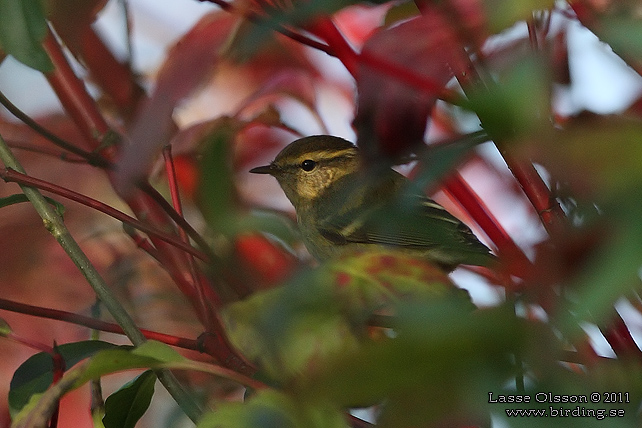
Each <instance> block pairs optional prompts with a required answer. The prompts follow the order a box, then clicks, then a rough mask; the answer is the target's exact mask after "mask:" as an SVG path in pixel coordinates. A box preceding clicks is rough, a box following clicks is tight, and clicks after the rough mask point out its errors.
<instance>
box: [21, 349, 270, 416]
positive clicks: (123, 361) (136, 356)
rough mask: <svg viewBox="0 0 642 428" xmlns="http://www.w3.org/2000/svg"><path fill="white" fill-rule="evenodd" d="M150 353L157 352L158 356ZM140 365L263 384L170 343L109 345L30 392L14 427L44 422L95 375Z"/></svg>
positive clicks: (254, 386)
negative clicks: (51, 382) (133, 346)
mask: <svg viewBox="0 0 642 428" xmlns="http://www.w3.org/2000/svg"><path fill="white" fill-rule="evenodd" d="M111 346H114V345H111ZM151 355H155V356H157V357H158V358H155V357H153V356H151ZM21 368H22V367H21ZM140 368H151V369H161V368H167V369H179V370H196V371H201V372H204V373H211V374H213V375H216V376H221V377H225V378H227V379H231V380H235V381H238V382H239V383H242V384H246V385H248V386H250V387H252V388H254V389H259V388H261V387H262V386H263V385H262V384H261V383H260V382H255V381H253V380H252V379H249V378H247V377H245V376H243V375H240V374H238V373H236V372H234V371H232V370H230V369H226V368H224V367H221V366H217V365H212V364H205V363H200V362H197V361H191V360H187V359H185V358H182V357H180V356H178V354H176V352H174V351H172V350H171V349H170V347H169V346H168V345H164V344H161V343H157V342H156V343H155V342H154V341H148V342H146V343H145V344H144V345H141V346H140V347H139V348H137V349H125V348H124V347H120V348H118V349H106V350H103V351H101V352H98V353H97V354H95V355H93V356H92V357H91V358H90V359H88V360H86V361H83V362H82V363H80V364H76V365H75V366H74V367H73V368H71V369H70V370H68V371H67V372H65V374H64V375H63V376H62V378H61V379H60V380H59V381H58V382H57V383H56V384H54V385H52V386H51V387H49V388H48V389H47V390H46V391H45V392H44V393H42V394H40V396H39V397H37V398H35V397H36V395H30V396H29V397H31V398H30V399H29V397H27V398H26V399H25V401H28V402H29V403H30V405H29V407H26V406H23V408H22V410H21V412H20V413H18V414H17V415H15V417H14V421H19V422H15V427H14V428H26V427H31V426H34V425H33V421H34V420H37V421H38V423H39V424H40V425H35V426H41V425H44V424H45V423H46V421H47V420H48V419H49V418H50V417H51V412H52V411H53V409H54V407H55V406H54V405H53V404H52V403H55V402H56V401H57V400H59V399H60V398H61V397H62V396H63V395H65V394H66V393H68V392H69V391H72V390H74V389H76V388H79V387H80V386H82V385H84V384H86V383H87V382H89V381H90V380H92V379H98V378H100V377H102V376H105V375H108V374H111V373H115V372H119V371H124V370H130V369H140ZM42 421H44V422H42Z"/></svg>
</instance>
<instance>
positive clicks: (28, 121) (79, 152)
mask: <svg viewBox="0 0 642 428" xmlns="http://www.w3.org/2000/svg"><path fill="white" fill-rule="evenodd" d="M0 104H2V105H3V106H4V108H6V109H7V110H8V111H9V113H11V114H12V115H14V116H15V117H16V118H17V119H18V120H20V121H21V122H22V123H24V124H25V125H27V126H28V127H29V128H31V129H33V130H34V131H35V132H37V133H38V134H40V135H42V136H43V137H44V138H46V139H47V140H49V141H51V142H52V143H54V144H55V145H56V146H58V147H60V148H61V149H63V150H66V151H68V152H69V153H73V154H75V155H76V156H80V157H81V158H83V159H86V160H87V162H89V163H90V164H91V165H96V166H102V167H106V166H107V165H108V162H107V161H106V160H105V159H104V158H103V157H102V156H100V155H98V154H96V153H92V152H88V151H86V150H83V149H81V148H80V147H76V146H75V145H73V144H71V143H70V142H68V141H66V140H64V139H63V138H60V137H59V136H57V135H56V134H54V133H53V132H50V131H49V130H48V129H46V128H45V127H43V126H41V125H40V124H38V122H36V121H35V120H33V119H32V118H31V117H29V115H27V114H26V113H24V112H23V111H22V110H20V109H19V108H18V107H17V106H16V105H15V104H13V103H12V102H11V100H9V99H8V98H7V97H6V96H5V95H4V93H2V91H0Z"/></svg>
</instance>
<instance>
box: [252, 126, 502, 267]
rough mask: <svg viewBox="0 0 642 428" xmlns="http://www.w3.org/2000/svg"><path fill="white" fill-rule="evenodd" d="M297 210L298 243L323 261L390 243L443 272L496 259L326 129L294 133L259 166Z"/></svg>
mask: <svg viewBox="0 0 642 428" xmlns="http://www.w3.org/2000/svg"><path fill="white" fill-rule="evenodd" d="M250 172H251V173H254V174H269V175H271V176H273V177H274V178H276V180H277V181H278V183H279V185H280V186H281V188H282V189H283V191H284V193H285V195H286V196H287V198H288V199H289V200H290V202H291V203H292V205H293V206H294V209H295V211H296V217H297V223H298V225H299V229H300V231H301V237H302V240H303V243H304V244H305V246H306V248H307V249H308V251H309V253H310V254H311V255H312V256H313V257H315V258H316V259H317V260H318V261H320V262H323V261H326V260H329V259H332V258H335V257H338V256H340V255H341V254H345V253H346V252H348V251H359V250H364V251H366V250H370V249H372V250H375V249H376V248H386V249H388V248H392V249H395V250H399V251H403V252H404V253H407V254H410V255H412V256H416V257H418V258H421V259H424V260H427V261H429V262H432V263H433V264H435V265H437V266H438V267H439V268H441V269H443V270H444V271H446V272H450V271H452V270H454V268H456V267H457V266H458V265H460V264H469V265H479V266H489V265H491V264H492V263H493V261H494V260H495V256H494V255H492V254H491V252H490V250H489V248H488V247H487V246H486V245H484V244H482V243H481V242H480V241H479V239H477V237H476V236H475V235H474V234H473V233H472V231H471V230H470V228H469V227H468V226H466V225H465V224H464V223H462V222H461V221H460V220H459V219H457V218H456V217H454V216H453V215H452V214H450V213H449V212H448V211H446V209H445V208H444V207H442V206H441V205H439V204H438V203H437V202H435V201H433V200H432V199H430V198H429V197H428V196H426V195H425V193H424V192H422V191H421V189H419V188H417V187H416V186H414V185H413V183H412V182H411V181H410V180H409V179H408V178H406V177H405V176H403V175H402V174H400V173H398V172H397V171H395V170H394V169H392V168H390V167H388V166H384V167H374V168H365V167H364V162H363V161H362V158H361V156H360V153H359V149H358V147H357V146H355V145H354V144H353V143H351V142H349V141H347V140H345V139H343V138H340V137H335V136H330V135H313V136H308V137H304V138H300V139H298V140H296V141H294V142H292V143H290V144H289V145H287V146H286V147H285V148H284V149H283V150H281V152H280V153H278V154H277V156H276V157H275V159H274V160H273V161H272V162H271V163H270V164H269V165H265V166H259V167H256V168H252V169H251V170H250Z"/></svg>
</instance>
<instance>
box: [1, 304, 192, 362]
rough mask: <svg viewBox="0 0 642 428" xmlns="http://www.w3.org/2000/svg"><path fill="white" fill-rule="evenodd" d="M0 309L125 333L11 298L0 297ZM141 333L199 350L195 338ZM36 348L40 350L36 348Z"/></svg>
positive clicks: (102, 322) (96, 321)
mask: <svg viewBox="0 0 642 428" xmlns="http://www.w3.org/2000/svg"><path fill="white" fill-rule="evenodd" d="M0 309H2V310H5V311H10V312H16V313H20V314H25V315H31V316H35V317H39V318H48V319H52V320H56V321H62V322H67V323H71V324H76V325H80V326H83V327H87V328H91V329H94V330H100V331H104V332H106V333H115V334H125V333H124V331H123V328H122V327H121V326H119V325H118V324H113V323H110V322H106V321H101V320H98V319H96V318H92V317H87V316H84V315H80V314H75V313H73V312H67V311H61V310H57V309H50V308H43V307H40V306H33V305H28V304H26V303H18V302H14V301H12V300H7V299H3V298H0ZM140 331H141V333H143V335H144V336H145V337H146V338H147V339H151V340H156V341H159V342H163V343H166V344H168V345H172V346H176V347H178V348H183V349H190V350H194V351H198V350H199V345H198V342H197V341H196V340H195V339H187V338H184V337H176V336H172V335H169V334H164V333H158V332H155V331H151V330H144V329H140ZM38 350H42V349H41V348H38Z"/></svg>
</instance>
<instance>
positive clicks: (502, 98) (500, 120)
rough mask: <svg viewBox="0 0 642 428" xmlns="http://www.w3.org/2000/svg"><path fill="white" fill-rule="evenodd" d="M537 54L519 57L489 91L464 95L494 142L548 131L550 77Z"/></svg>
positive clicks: (473, 91) (543, 62)
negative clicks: (544, 130) (543, 130)
mask: <svg viewBox="0 0 642 428" xmlns="http://www.w3.org/2000/svg"><path fill="white" fill-rule="evenodd" d="M545 64H546V62H545V61H542V60H541V58H539V57H538V56H537V55H530V56H528V57H525V58H522V59H521V60H520V61H519V62H518V63H517V64H515V65H514V66H513V67H512V68H511V69H510V70H508V71H507V72H506V73H504V74H503V75H502V76H500V77H499V79H498V80H499V81H498V82H497V83H496V84H495V85H490V87H488V88H485V87H484V88H481V87H480V88H473V89H472V90H470V91H467V93H466V95H467V96H468V98H469V101H470V108H472V110H473V111H474V112H475V113H477V116H478V117H479V120H480V121H481V126H482V128H484V130H485V131H486V132H487V133H488V135H490V136H491V137H492V138H493V139H495V140H500V141H506V140H510V139H512V138H516V137H519V136H521V135H524V134H529V133H534V132H541V130H542V129H547V128H548V127H549V126H548V123H549V117H550V90H549V87H550V83H549V80H550V76H549V73H548V70H547V69H546V66H545Z"/></svg>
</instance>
